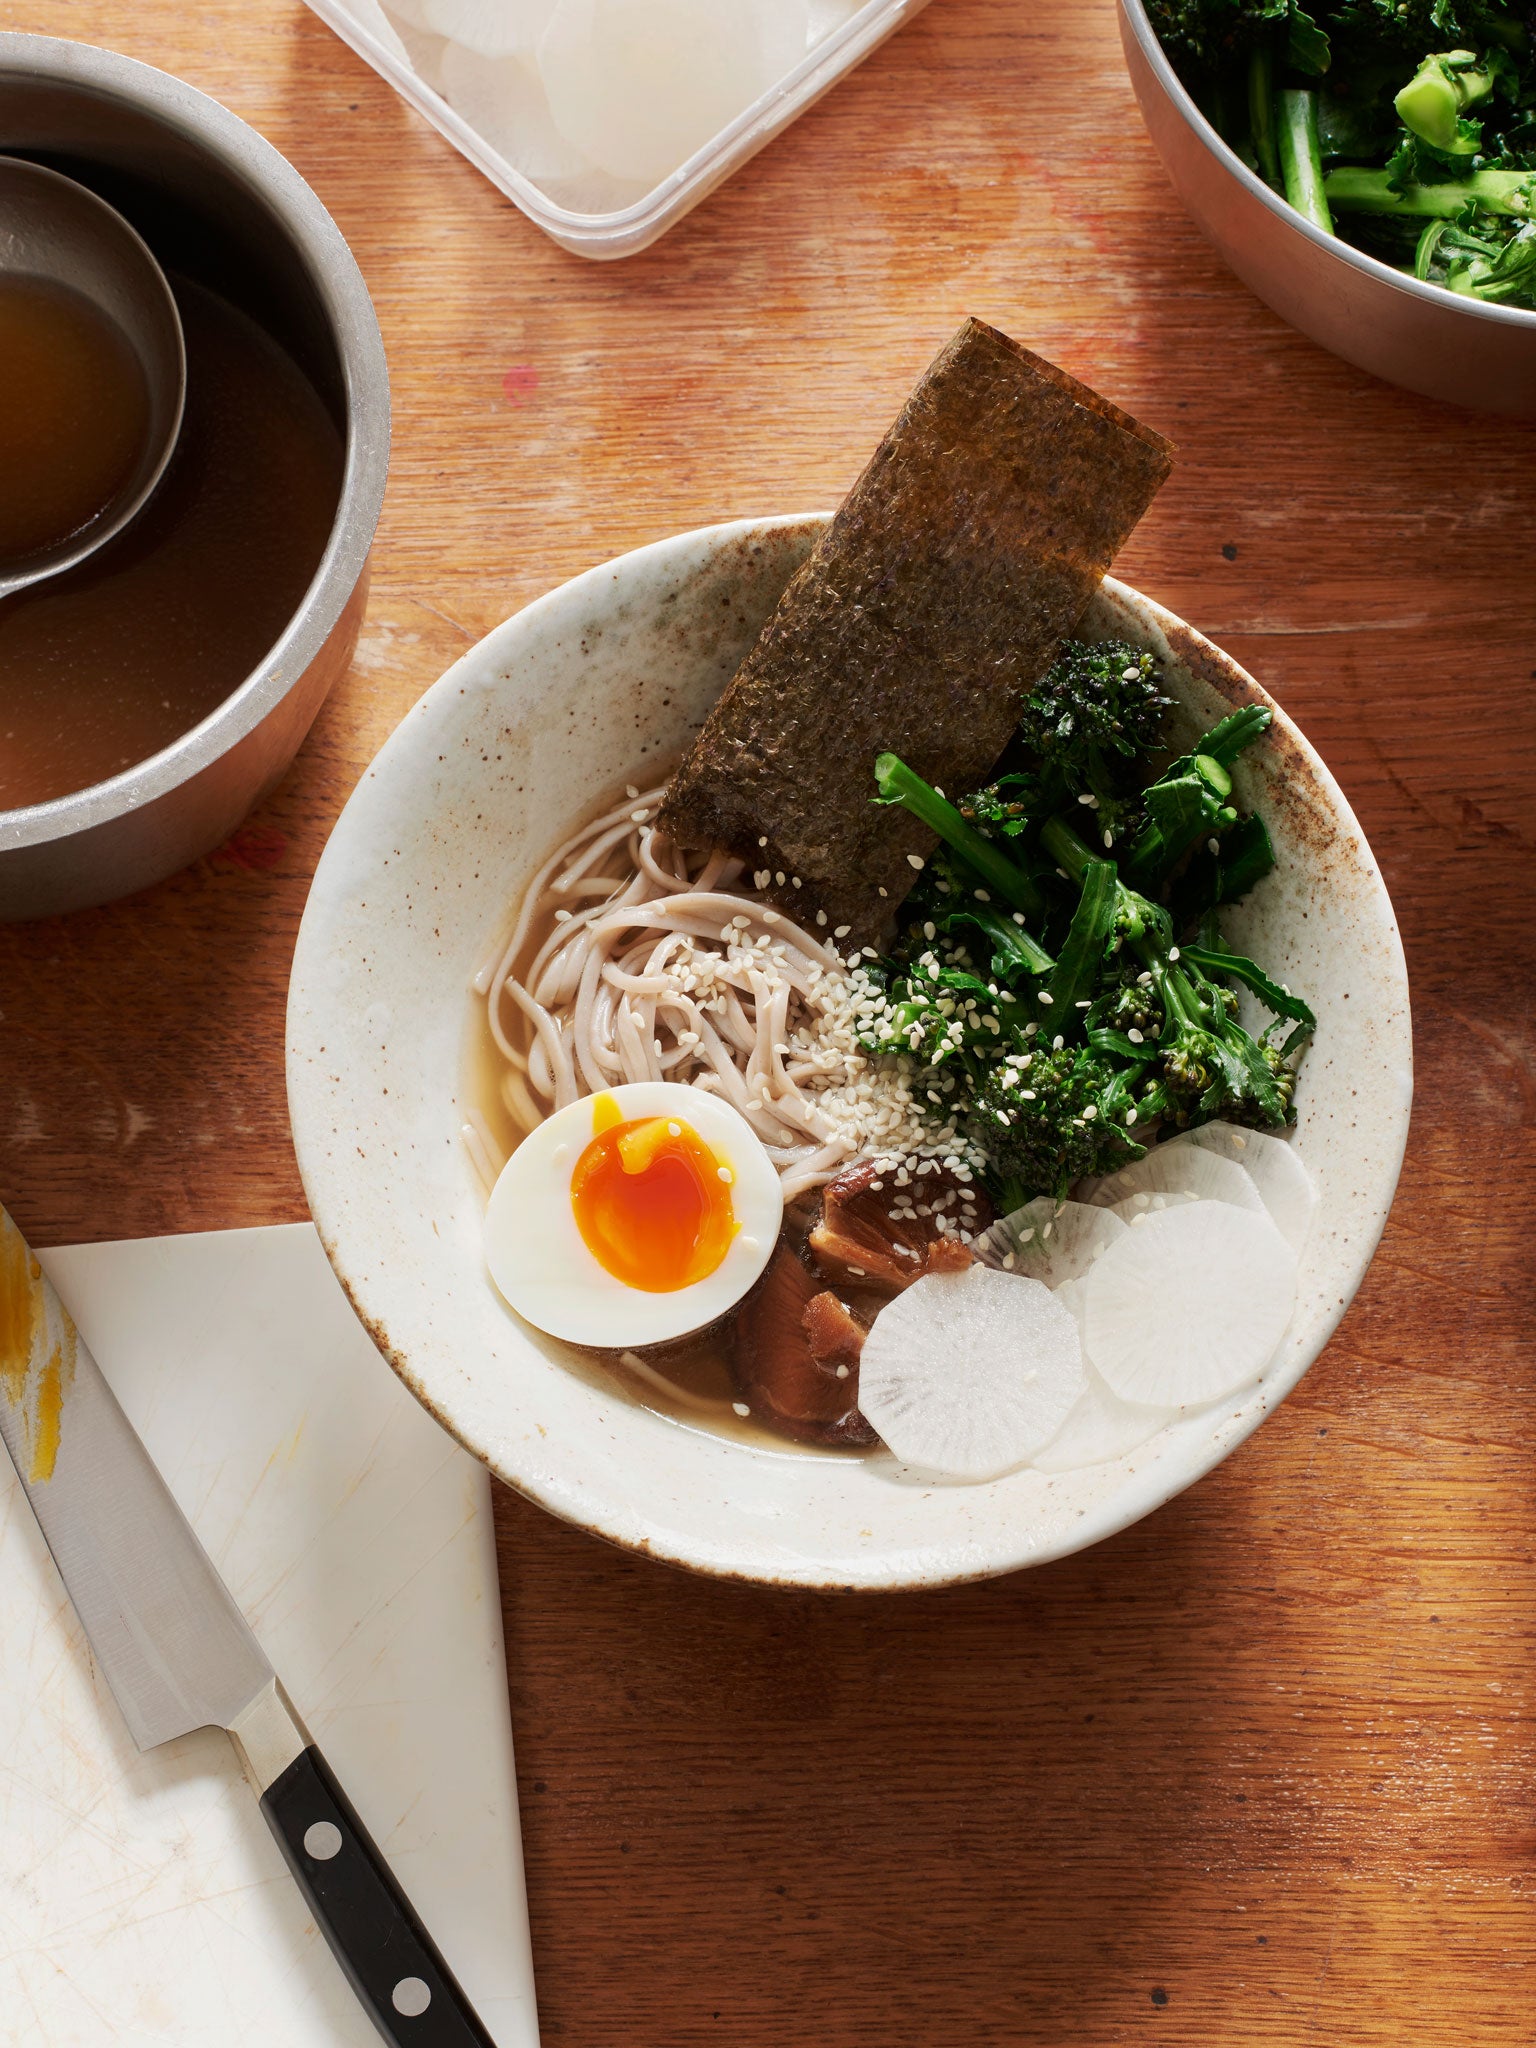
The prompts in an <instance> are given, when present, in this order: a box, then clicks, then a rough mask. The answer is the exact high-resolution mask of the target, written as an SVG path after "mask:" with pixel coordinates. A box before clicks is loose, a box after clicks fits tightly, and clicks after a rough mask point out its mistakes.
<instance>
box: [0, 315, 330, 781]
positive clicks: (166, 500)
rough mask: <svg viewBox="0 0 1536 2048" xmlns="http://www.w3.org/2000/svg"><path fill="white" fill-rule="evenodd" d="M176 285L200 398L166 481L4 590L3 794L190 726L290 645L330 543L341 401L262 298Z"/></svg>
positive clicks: (84, 772)
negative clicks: (259, 309) (131, 514)
mask: <svg viewBox="0 0 1536 2048" xmlns="http://www.w3.org/2000/svg"><path fill="white" fill-rule="evenodd" d="M172 285H173V289H174V290H175V293H176V301H177V305H178V307H179V308H180V311H181V318H182V325H183V328H184V331H185V336H186V348H187V402H186V414H185V418H184V420H183V424H182V429H181V436H180V439H179V442H178V445H177V450H176V454H175V456H174V458H173V460H172V462H171V466H170V468H169V470H168V471H167V474H166V476H165V479H164V481H163V482H162V483H161V485H160V488H159V490H158V491H157V492H156V494H155V496H154V498H153V500H152V501H151V503H150V504H149V506H148V507H147V508H146V510H145V511H144V512H143V513H142V514H141V515H140V517H139V518H138V519H136V520H135V521H134V522H133V524H132V525H131V526H130V527H129V528H128V530H127V531H126V532H125V533H123V534H122V535H120V536H119V538H118V539H116V540H114V541H112V542H110V543H109V544H108V545H107V546H106V547H105V548H103V549H102V550H101V552H100V553H99V554H98V555H95V556H93V557H92V558H91V560H90V561H89V562H85V563H82V564H81V566H80V567H79V568H78V569H75V570H72V571H70V572H69V573H68V574H66V575H63V576H59V577H55V578H53V579H52V580H50V581H49V582H48V583H46V584H41V585H37V586H34V587H33V588H32V589H30V590H25V591H21V592H19V593H18V594H17V595H16V596H14V597H12V598H9V599H7V600H5V601H4V602H3V603H0V810H7V809H18V808H21V807H23V806H25V805H29V804H39V803H46V802H48V801H50V800H51V799H53V798H56V797H61V796H67V795H69V794H71V793H72V792H74V791H76V790H80V789H86V788H89V787H90V786H91V785H92V784H94V783H98V782H103V781H105V780H107V779H108V778H109V777H110V776H113V775H117V774H120V773H121V772H122V771H123V770H124V769H126V768H131V767H133V766H134V765H136V764H137V763H138V762H140V761H143V760H146V759H148V758H149V756H151V755H152V754H156V753H159V752H160V751H161V749H162V748H164V747H167V746H169V745H170V744H171V743H172V742H173V741H174V740H177V739H179V738H180V737H181V736H182V734H183V733H186V732H188V731H190V729H191V728H192V727H193V726H195V725H197V724H198V723H199V722H200V721H201V720H202V719H204V718H206V717H207V716H208V714H209V713H210V712H211V711H213V710H214V709H215V708H216V707H217V706H218V705H219V704H221V703H222V702H223V701H224V699H225V698H226V697H228V696H229V695H230V694H231V692H232V691H233V690H235V689H236V688H237V687H238V686H239V685H240V683H242V682H243V681H244V679H245V678H246V676H247V675H249V674H250V672H251V670H252V669H253V668H254V667H255V666H256V664H257V663H258V662H259V661H260V660H261V658H262V656H263V655H265V654H266V653H267V651H268V650H269V649H270V648H271V647H272V646H273V645H274V643H275V642H276V640H277V639H278V637H279V635H280V634H281V633H282V631H283V628H284V627H285V626H286V625H287V623H288V621H289V620H290V619H291V618H292V616H293V614H294V612H295V610H296V609H297V607H298V604H299V602H300V600H301V598H302V597H303V595H304V592H305V590H306V589H307V588H308V585H309V583H310V580H311V578H312V577H313V575H314V573H315V571H316V569H317V568H318V567H319V564H320V560H321V557H322V555H323V554H324V552H325V547H326V542H327V540H328V539H329V536H330V532H331V527H332V524H333V522H334V519H335V515H336V507H337V504H338V502H339V499H340V495H341V478H342V464H343V453H344V451H343V444H342V439H341V435H340V434H339V433H338V431H337V428H336V426H335V423H334V421H333V420H332V418H331V416H330V414H329V412H328V411H327V410H326V408H325V406H324V405H323V403H322V402H321V399H320V397H319V395H318V393H317V392H316V391H315V389H314V387H313V385H312V384H311V383H310V382H309V380H308V379H307V378H306V377H305V376H304V375H303V373H302V372H301V371H300V370H299V369H298V367H297V365H296V364H295V363H294V362H293V361H292V359H291V358H290V357H289V356H288V355H287V354H285V353H284V351H283V350H282V349H281V348H280V347H279V346H278V345H277V343H276V342H274V341H273V340H272V339H271V338H270V337H269V336H268V335H267V334H266V333H265V332H264V331H263V330H262V329H261V328H259V327H258V326H256V324H255V323H254V322H253V321H251V320H250V319H248V318H247V317H246V315H245V314H243V313H241V312H238V311H236V309H235V308H234V307H233V306H231V305H230V304H229V303H228V302H227V301H226V300H224V299H221V298H218V297H216V296H215V295H214V294H213V293H212V292H209V291H206V290H204V289H203V288H202V287H201V286H199V285H194V284H190V283H188V282H186V281H185V280H182V279H176V278H173V280H172Z"/></svg>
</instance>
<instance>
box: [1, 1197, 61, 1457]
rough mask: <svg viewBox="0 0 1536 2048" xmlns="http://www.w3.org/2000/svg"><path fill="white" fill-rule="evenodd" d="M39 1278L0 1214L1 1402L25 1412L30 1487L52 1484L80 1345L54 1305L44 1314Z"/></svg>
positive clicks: (16, 1234) (35, 1266)
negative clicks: (44, 1352) (36, 1363)
mask: <svg viewBox="0 0 1536 2048" xmlns="http://www.w3.org/2000/svg"><path fill="white" fill-rule="evenodd" d="M42 1277H43V1269H42V1267H41V1266H40V1265H39V1264H38V1263H37V1260H36V1259H34V1258H33V1256H32V1254H31V1253H30V1252H29V1251H28V1250H27V1246H26V1240H25V1239H24V1238H23V1237H22V1235H21V1232H20V1231H19V1230H18V1229H17V1228H16V1226H15V1224H14V1223H12V1221H11V1219H10V1217H9V1216H7V1215H6V1213H5V1211H4V1209H0V1396H3V1397H4V1399H5V1400H6V1401H8V1402H9V1403H10V1405H11V1406H12V1407H13V1408H23V1409H24V1410H26V1411H27V1412H26V1414H25V1421H26V1437H27V1446H28V1453H29V1456H28V1468H27V1477H28V1481H29V1483H30V1484H32V1485H34V1486H35V1485H38V1484H40V1483H42V1482H44V1481H47V1480H49V1479H51V1478H52V1477H53V1474H54V1468H55V1466H56V1465H57V1463H58V1456H59V1444H60V1442H61V1440H62V1437H63V1429H64V1397H65V1395H66V1394H67V1393H68V1391H69V1387H70V1383H71V1381H72V1380H73V1379H74V1376H75V1354H76V1346H77V1343H78V1341H79V1340H78V1339H77V1337H76V1335H75V1326H74V1323H73V1321H72V1320H71V1318H70V1315H69V1312H68V1310H67V1309H65V1308H64V1307H63V1306H62V1304H56V1308H57V1313H56V1316H55V1315H48V1314H47V1312H46V1302H45V1297H44V1294H43V1292H42V1289H41V1288H40V1286H39V1282H40V1281H41V1280H42ZM49 1323H53V1324H55V1325H56V1328H55V1331H54V1333H53V1334H54V1342H53V1344H52V1346H51V1347H50V1348H49V1351H48V1356H47V1358H46V1360H45V1361H44V1363H43V1364H42V1366H41V1367H40V1369H39V1370H38V1371H36V1372H35V1373H34V1371H33V1370H32V1360H33V1355H34V1353H35V1352H37V1351H40V1350H41V1349H42V1348H43V1346H44V1345H46V1344H47V1342H48V1335H49V1332H48V1328H47V1325H48V1324H49ZM29 1395H30V1396H31V1404H30V1407H28V1396H29Z"/></svg>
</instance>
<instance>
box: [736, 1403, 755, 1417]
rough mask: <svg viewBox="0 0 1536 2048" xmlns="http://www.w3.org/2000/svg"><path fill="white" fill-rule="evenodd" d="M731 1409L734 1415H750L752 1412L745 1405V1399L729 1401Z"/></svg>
mask: <svg viewBox="0 0 1536 2048" xmlns="http://www.w3.org/2000/svg"><path fill="white" fill-rule="evenodd" d="M731 1409H732V1412H733V1413H734V1414H736V1415H750V1414H751V1413H752V1410H751V1409H750V1408H749V1407H748V1406H747V1404H746V1402H745V1401H733V1402H732V1403H731Z"/></svg>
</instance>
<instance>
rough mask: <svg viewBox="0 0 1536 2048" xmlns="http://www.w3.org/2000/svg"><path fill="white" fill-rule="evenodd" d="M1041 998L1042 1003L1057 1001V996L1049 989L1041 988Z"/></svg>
mask: <svg viewBox="0 0 1536 2048" xmlns="http://www.w3.org/2000/svg"><path fill="white" fill-rule="evenodd" d="M1040 1000H1041V1002H1042V1003H1045V1004H1051V1003H1054V1002H1055V1000H1056V998H1055V997H1054V996H1053V995H1052V994H1051V992H1050V991H1049V989H1041V991H1040Z"/></svg>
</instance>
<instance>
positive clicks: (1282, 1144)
mask: <svg viewBox="0 0 1536 2048" xmlns="http://www.w3.org/2000/svg"><path fill="white" fill-rule="evenodd" d="M1170 1142H1171V1143H1172V1144H1175V1145H1191V1146H1193V1147H1195V1148H1196V1149H1197V1150H1199V1151H1202V1152H1211V1153H1214V1154H1215V1156H1216V1157H1217V1158H1218V1159H1230V1160H1231V1161H1232V1163H1233V1165H1234V1166H1240V1167H1241V1168H1242V1169H1243V1171H1244V1173H1246V1174H1247V1176H1248V1178H1249V1179H1250V1180H1251V1181H1252V1182H1253V1184H1254V1186H1255V1187H1256V1188H1257V1189H1258V1192H1259V1199H1260V1201H1261V1202H1262V1203H1263V1204H1264V1206H1265V1208H1266V1209H1267V1210H1268V1211H1269V1213H1270V1215H1271V1216H1272V1217H1273V1218H1274V1220H1275V1223H1276V1225H1277V1227H1278V1228H1279V1231H1280V1235H1281V1236H1282V1237H1283V1238H1284V1239H1285V1241H1286V1243H1287V1244H1288V1245H1289V1246H1290V1248H1291V1250H1292V1251H1293V1252H1294V1253H1295V1254H1296V1256H1297V1258H1298V1259H1299V1258H1300V1257H1301V1255H1302V1253H1303V1252H1304V1251H1305V1250H1306V1248H1307V1239H1308V1238H1309V1237H1310V1236H1311V1234H1312V1221H1313V1218H1314V1217H1315V1216H1316V1215H1317V1203H1318V1194H1317V1183H1316V1182H1315V1181H1314V1180H1313V1178H1312V1176H1311V1174H1310V1173H1308V1171H1307V1169H1306V1167H1305V1166H1304V1165H1303V1164H1302V1162H1301V1155H1300V1153H1299V1152H1298V1151H1297V1150H1296V1147H1295V1146H1294V1145H1292V1144H1289V1143H1288V1142H1287V1141H1286V1140H1285V1139H1284V1138H1277V1137H1274V1136H1273V1135H1272V1134H1271V1133H1270V1132H1268V1131H1246V1130H1241V1129H1239V1127H1238V1126H1237V1125H1236V1124H1201V1125H1199V1126H1198V1128H1197V1129H1195V1130H1193V1131H1183V1132H1181V1133H1180V1135H1179V1136H1178V1137H1177V1138H1174V1139H1172V1140H1171V1141H1170Z"/></svg>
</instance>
